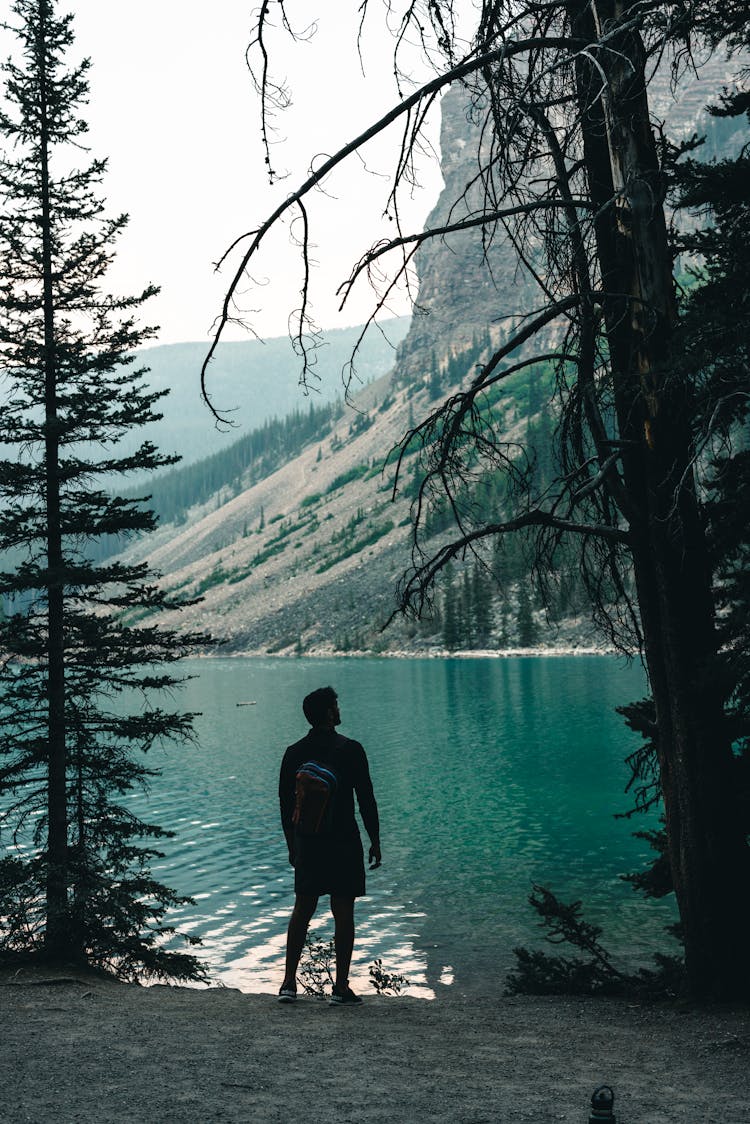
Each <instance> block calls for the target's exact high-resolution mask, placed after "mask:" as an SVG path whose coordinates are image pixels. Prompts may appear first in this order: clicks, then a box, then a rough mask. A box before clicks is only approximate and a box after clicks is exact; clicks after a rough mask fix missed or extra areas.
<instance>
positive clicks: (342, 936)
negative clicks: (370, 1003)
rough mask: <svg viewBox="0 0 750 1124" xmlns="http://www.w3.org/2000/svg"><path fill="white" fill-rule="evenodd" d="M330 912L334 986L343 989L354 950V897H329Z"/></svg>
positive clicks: (347, 978) (347, 980)
mask: <svg viewBox="0 0 750 1124" xmlns="http://www.w3.org/2000/svg"><path fill="white" fill-rule="evenodd" d="M331 913H332V914H333V919H334V922H335V929H334V934H333V940H334V944H335V946H336V988H337V990H342V991H343V990H344V988H346V986H347V984H348V983H349V968H350V966H351V963H352V952H353V951H354V898H335V897H333V896H332V897H331Z"/></svg>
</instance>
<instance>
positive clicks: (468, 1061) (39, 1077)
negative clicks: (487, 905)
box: [0, 974, 750, 1124]
mask: <svg viewBox="0 0 750 1124" xmlns="http://www.w3.org/2000/svg"><path fill="white" fill-rule="evenodd" d="M0 1004H1V1005H2V1013H3V1031H2V1049H1V1050H0V1120H1V1121H2V1122H3V1124H6V1122H8V1124H20V1122H22V1121H23V1122H25V1121H33V1122H34V1124H46V1122H47V1121H55V1122H60V1124H68V1122H73V1121H81V1122H86V1124H89V1122H90V1124H110V1122H111V1124H121V1122H124V1121H138V1122H139V1124H143V1122H145V1124H149V1122H152V1121H154V1122H157V1121H158V1122H160V1124H178V1122H179V1124H183V1122H184V1124H188V1122H189V1124H193V1122H196V1124H208V1122H214V1121H217V1122H218V1121H237V1122H247V1121H252V1122H255V1121H258V1122H262V1124H265V1122H269V1124H273V1122H276V1121H278V1122H282V1121H283V1122H284V1124H297V1122H300V1124H302V1122H303V1121H304V1122H305V1124H307V1122H310V1124H355V1122H356V1124H386V1122H387V1124H422V1122H425V1121H430V1122H433V1121H434V1122H441V1124H442V1122H445V1124H449V1122H450V1124H504V1122H506V1121H509V1122H512V1121H545V1122H548V1121H555V1120H567V1121H571V1122H573V1121H578V1122H582V1124H586V1121H587V1120H588V1108H589V1102H590V1097H591V1093H592V1090H593V1089H594V1088H595V1086H597V1085H598V1084H600V1083H602V1082H606V1083H608V1084H610V1085H611V1086H612V1087H613V1089H614V1091H615V1098H616V1099H615V1111H616V1116H617V1121H618V1124H666V1122H672V1121H674V1122H675V1124H676V1122H678V1121H679V1122H680V1124H699V1122H704V1121H717V1122H718V1121H721V1122H722V1124H726V1122H731V1124H742V1122H745V1121H748V1122H750V1066H749V1065H748V1063H749V1062H750V1020H749V1019H748V1013H747V1012H742V1011H738V1010H727V1009H711V1010H708V1011H699V1010H689V1009H685V1008H678V1007H674V1006H641V1005H638V1004H629V1003H626V1002H620V1001H611V1000H606V1001H605V1000H601V1001H599V1000H589V999H586V1000H579V999H570V998H565V999H536V998H512V999H509V998H505V997H503V996H502V995H501V993H500V991H499V990H498V993H497V994H487V995H486V996H485V997H484V998H483V999H481V1000H478V999H471V1000H470V999H467V998H460V997H456V998H448V999H439V1000H435V1001H427V1000H421V999H414V998H390V997H376V996H371V997H370V996H368V997H367V998H366V1000H365V1002H364V1003H363V1004H362V1006H361V1007H357V1008H343V1009H342V1008H337V1007H331V1006H329V1004H328V1003H326V1002H324V1001H321V1000H316V999H300V1000H298V1001H297V1003H295V1004H293V1005H292V1004H290V1005H288V1006H285V1005H282V1004H279V1003H278V1002H277V1001H276V998H275V997H274V996H270V995H245V994H242V993H241V992H239V991H233V990H230V989H221V988H211V989H209V990H196V989H191V988H174V987H150V988H148V987H137V986H130V985H122V984H117V983H114V982H109V981H106V980H100V979H93V980H92V979H90V978H85V977H43V976H36V977H32V976H27V975H24V974H17V975H15V976H14V975H13V974H6V975H5V976H3V977H0Z"/></svg>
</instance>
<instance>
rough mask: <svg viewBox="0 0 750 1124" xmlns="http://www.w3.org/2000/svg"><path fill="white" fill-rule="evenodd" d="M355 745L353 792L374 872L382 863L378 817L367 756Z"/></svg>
mask: <svg viewBox="0 0 750 1124" xmlns="http://www.w3.org/2000/svg"><path fill="white" fill-rule="evenodd" d="M357 744H358V753H357V768H356V771H355V777H354V791H355V792H356V793H357V803H358V805H359V811H360V815H361V816H362V823H363V824H364V825H365V831H366V832H367V834H368V835H369V837H370V852H369V855H368V861H369V863H370V869H371V870H376V869H377V868H378V867H379V866H380V864H381V862H382V861H383V857H382V854H381V851H380V817H379V815H378V805H377V802H376V800H375V793H374V791H373V787H372V779H371V777H370V766H369V763H368V761H367V754H366V753H365V751H364V749H363V748H362V746H361V745H359V743H357Z"/></svg>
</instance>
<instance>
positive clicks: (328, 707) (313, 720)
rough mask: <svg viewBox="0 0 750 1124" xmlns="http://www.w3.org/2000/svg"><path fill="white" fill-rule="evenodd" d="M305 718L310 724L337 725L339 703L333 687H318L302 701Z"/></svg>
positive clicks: (338, 720) (339, 718)
mask: <svg viewBox="0 0 750 1124" xmlns="http://www.w3.org/2000/svg"><path fill="white" fill-rule="evenodd" d="M302 709H303V711H304V712H305V718H306V719H307V721H308V722H309V723H310V725H311V726H331V727H333V726H338V724H339V722H340V721H341V716H340V715H339V704H338V698H337V695H336V692H335V691H334V689H333V687H318V689H317V691H313V692H312V693H311V694H309V695H306V696H305V698H304V699H303V701H302Z"/></svg>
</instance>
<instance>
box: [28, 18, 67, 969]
mask: <svg viewBox="0 0 750 1124" xmlns="http://www.w3.org/2000/svg"><path fill="white" fill-rule="evenodd" d="M47 20H48V11H47V4H46V3H42V4H40V7H39V26H38V37H37V52H38V56H37V57H38V66H39V79H40V83H39V88H40V144H39V152H40V175H41V185H40V186H41V202H42V287H43V314H44V414H45V438H44V465H45V488H46V497H45V498H46V512H45V514H46V524H47V526H46V540H47V542H46V548H47V667H48V699H47V734H48V755H49V756H48V777H47V816H48V827H47V831H48V837H47V888H46V890H47V901H46V905H47V926H46V930H45V952H46V954H47V956H49V957H50V958H51V959H55V960H65V959H69V958H70V956H71V954H72V953H73V950H72V949H71V947H70V939H71V930H70V917H69V908H68V881H69V879H68V807H67V760H66V756H67V755H66V736H65V635H64V621H63V607H64V606H63V601H64V599H63V553H62V530H61V521H60V476H59V459H60V444H59V420H58V404H57V379H58V363H57V354H56V344H55V318H54V288H53V284H54V282H53V266H52V253H53V250H52V219H51V207H50V170H49V127H48V113H49V89H48V79H47V42H46V32H47Z"/></svg>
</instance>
